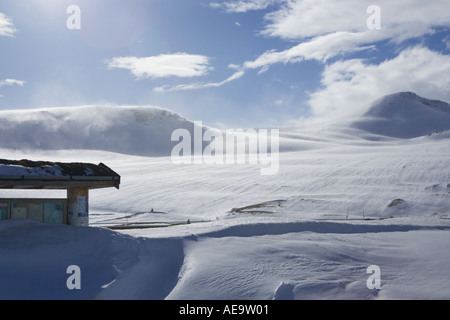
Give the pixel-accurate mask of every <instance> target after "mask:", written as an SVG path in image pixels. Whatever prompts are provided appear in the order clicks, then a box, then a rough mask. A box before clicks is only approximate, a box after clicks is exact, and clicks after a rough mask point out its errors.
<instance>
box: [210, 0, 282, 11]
mask: <svg viewBox="0 0 450 320" xmlns="http://www.w3.org/2000/svg"><path fill="white" fill-rule="evenodd" d="M278 2H284V0H246V1H243V0H239V1H227V2H220V3H217V2H213V3H210V6H211V7H213V8H219V9H223V10H225V11H226V12H228V13H242V12H247V11H253V10H262V9H266V8H267V7H269V6H271V5H273V4H275V3H278Z"/></svg>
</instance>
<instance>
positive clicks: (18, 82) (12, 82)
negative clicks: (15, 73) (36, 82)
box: [0, 79, 26, 87]
mask: <svg viewBox="0 0 450 320" xmlns="http://www.w3.org/2000/svg"><path fill="white" fill-rule="evenodd" d="M25 83H26V81H23V80H16V79H5V80H1V81H0V87H3V86H13V85H18V86H23V85H24V84H25Z"/></svg>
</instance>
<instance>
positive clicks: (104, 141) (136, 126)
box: [0, 106, 194, 156]
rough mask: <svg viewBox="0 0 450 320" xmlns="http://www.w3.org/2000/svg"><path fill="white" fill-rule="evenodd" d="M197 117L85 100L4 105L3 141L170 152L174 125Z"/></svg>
mask: <svg viewBox="0 0 450 320" xmlns="http://www.w3.org/2000/svg"><path fill="white" fill-rule="evenodd" d="M178 128H182V129H187V130H188V131H190V132H193V130H194V123H193V122H191V121H188V120H186V119H184V118H183V117H181V116H179V115H177V114H176V113H173V112H171V111H169V110H166V109H161V108H158V107H151V106H139V107H133V106H85V107H65V108H49V109H38V110H22V111H0V147H3V148H15V149H19V150H23V149H32V150H33V149H34V150H74V149H83V150H104V151H112V152H118V153H123V154H134V155H143V156H161V155H170V152H171V150H172V148H173V146H174V144H175V143H172V142H171V134H172V132H173V131H174V130H175V129H178Z"/></svg>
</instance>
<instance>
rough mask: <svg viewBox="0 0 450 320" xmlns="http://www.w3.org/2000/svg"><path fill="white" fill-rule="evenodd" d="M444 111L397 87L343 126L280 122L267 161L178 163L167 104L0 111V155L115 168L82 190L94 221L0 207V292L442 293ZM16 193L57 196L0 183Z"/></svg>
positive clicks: (447, 189)
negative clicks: (270, 170) (65, 221)
mask: <svg viewBox="0 0 450 320" xmlns="http://www.w3.org/2000/svg"><path fill="white" fill-rule="evenodd" d="M448 110H449V108H448V104H446V103H444V102H437V101H431V100H427V99H424V98H421V97H418V96H417V95H415V94H412V93H398V94H394V95H391V96H387V97H384V98H382V99H380V100H378V101H377V102H375V103H373V104H372V105H371V108H370V110H369V111H368V112H367V114H366V117H364V118H359V119H357V120H354V121H353V122H352V124H351V125H346V124H345V125H344V124H342V123H340V124H339V125H327V126H324V125H320V126H319V125H310V126H302V127H300V126H298V127H296V128H284V129H282V130H280V136H281V140H280V155H279V171H278V172H277V174H275V175H271V176H263V175H261V173H260V172H261V171H260V164H256V165H252V164H237V163H234V164H206V163H202V164H177V163H174V162H173V161H172V159H171V157H170V156H169V155H170V150H171V149H172V145H170V144H169V145H167V142H171V141H170V135H171V133H172V132H173V130H174V129H178V128H183V126H185V128H187V129H188V130H189V131H190V132H191V130H192V128H193V123H192V122H190V121H188V120H186V119H183V118H181V117H179V116H177V115H175V114H173V113H171V112H169V111H167V110H163V109H158V108H152V107H149V108H142V107H114V108H110V107H107V108H102V107H89V108H66V109H53V110H49V109H47V110H37V111H17V112H16V111H9V112H6V111H5V112H0V124H1V125H2V126H3V127H0V132H1V135H0V146H1V147H2V148H3V149H0V155H1V157H2V158H7V159H23V158H26V159H30V160H49V161H61V162H78V161H79V162H93V163H99V162H104V163H105V164H107V165H108V166H109V167H111V168H112V169H113V170H114V171H116V172H117V173H118V174H120V175H121V177H122V181H123V182H122V183H121V186H120V190H110V189H102V190H95V191H94V190H93V191H92V192H91V194H90V198H89V201H90V217H89V219H90V223H91V228H88V229H79V228H78V229H77V228H73V227H69V226H56V225H43V224H38V223H36V222H31V221H2V222H0V239H3V240H2V241H0V269H1V270H4V272H2V273H0V283H3V284H5V285H4V286H0V299H8V298H32V299H40V298H41V299H42V298H44V299H45V298H49V299H58V298H63V299H91V298H98V299H181V300H183V299H255V300H258V299H377V298H379V299H408V298H410V299H449V298H450V290H449V288H448V285H447V284H448V283H449V281H450V275H449V272H448V268H445V266H446V265H448V264H449V263H450V258H449V255H448V254H447V253H448V247H449V245H450V242H449V241H450V236H449V232H450V219H449V217H450V170H449V168H450V157H449V156H448V155H449V154H450V135H449V131H448V129H449V123H450V122H449V121H448V118H446V117H447V113H448ZM369 116H370V119H369ZM152 130H153V131H152ZM442 130H447V131H444V132H439V131H442ZM436 132H439V133H436ZM430 133H431V135H429V134H430ZM433 133H436V134H433ZM405 138H408V139H405ZM29 147H30V149H28V148H29ZM119 147H120V148H119ZM147 147H149V148H150V149H151V148H154V150H153V151H155V150H156V151H158V154H157V155H158V157H152V156H148V155H150V154H145V152H143V150H147V149H146V148H147ZM77 148H82V149H96V150H84V151H83V152H80V151H79V150H76V149H77ZM25 149H26V150H25ZM58 149H64V150H58ZM67 149H73V150H67ZM97 149H98V150H97ZM124 153H128V154H124ZM164 155H165V156H164ZM16 192H20V197H22V196H30V197H43V196H45V197H54V196H55V197H58V196H63V197H65V194H59V195H58V194H53V191H46V190H38V191H33V190H30V191H28V190H26V191H18V190H1V196H2V197H17V196H18V195H17V193H16ZM44 192H45V194H44ZM58 192H59V191H58ZM188 219H189V221H190V222H191V223H190V224H187V223H186V222H187V220H188ZM105 226H109V227H114V228H116V229H115V230H116V231H112V230H105V229H104V228H103V227H105ZM67 239H70V241H69V240H67ZM30 265H31V266H33V268H30ZM69 265H77V266H79V267H80V268H81V277H82V280H81V281H82V283H83V287H82V290H79V291H76V290H68V289H67V287H66V279H67V278H68V277H69V275H68V274H66V273H65V270H66V268H67V267H68V266H69ZM373 265H376V266H378V267H379V268H380V270H381V288H380V289H375V290H374V289H370V288H369V287H370V286H369V287H368V285H367V283H368V282H366V281H367V280H369V279H370V278H369V277H370V276H371V274H368V273H367V270H368V267H369V266H373ZM11 288H12V289H11Z"/></svg>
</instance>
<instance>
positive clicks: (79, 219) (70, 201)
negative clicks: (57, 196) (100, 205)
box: [67, 187, 89, 227]
mask: <svg viewBox="0 0 450 320" xmlns="http://www.w3.org/2000/svg"><path fill="white" fill-rule="evenodd" d="M67 209H68V210H67V211H68V224H69V225H72V226H83V227H87V226H89V188H88V187H73V188H69V189H67Z"/></svg>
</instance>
